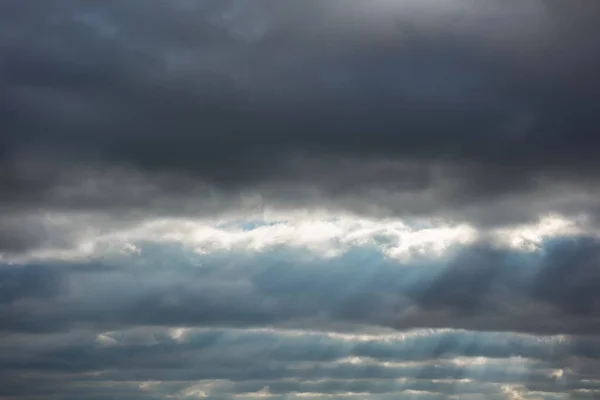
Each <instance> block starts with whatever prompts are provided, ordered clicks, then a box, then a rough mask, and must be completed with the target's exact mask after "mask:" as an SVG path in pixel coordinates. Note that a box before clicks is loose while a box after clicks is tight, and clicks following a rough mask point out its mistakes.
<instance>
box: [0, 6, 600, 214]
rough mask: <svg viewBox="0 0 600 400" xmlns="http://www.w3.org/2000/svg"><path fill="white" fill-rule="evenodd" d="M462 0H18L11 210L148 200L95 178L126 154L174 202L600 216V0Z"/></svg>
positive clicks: (8, 112) (7, 166)
mask: <svg viewBox="0 0 600 400" xmlns="http://www.w3.org/2000/svg"><path fill="white" fill-rule="evenodd" d="M455 3H456V4H453V6H448V5H447V4H431V5H423V3H421V5H419V3H418V2H415V1H406V2H403V3H401V4H400V3H399V4H390V3H389V2H386V1H376V2H374V3H373V4H369V5H365V4H364V3H363V2H358V1H334V2H328V3H327V4H326V5H325V4H324V3H323V2H313V1H309V2H303V3H302V4H301V5H298V4H296V3H293V2H290V1H284V2H270V1H259V2H253V3H246V2H241V1H221V2H211V1H198V2H191V3H190V2H184V1H175V2H169V3H164V2H158V1H153V2H151V3H150V4H145V5H144V6H142V5H140V4H138V3H136V2H114V1H109V2H88V3H86V4H85V5H84V4H81V3H78V2H73V1H67V0H64V1H59V0H53V1H49V2H46V3H44V5H38V6H35V7H29V6H23V5H18V4H16V3H15V2H12V1H9V2H6V3H5V4H3V5H2V17H1V18H2V26H3V28H2V32H3V35H2V36H3V41H2V45H1V46H0V51H1V52H2V60H3V61H2V64H1V65H0V84H1V85H2V93H3V95H2V100H1V102H0V115H1V116H2V120H3V125H4V126H5V127H6V128H5V129H3V130H2V139H1V141H2V148H3V155H2V168H3V173H2V175H1V177H0V181H1V182H2V185H3V187H4V188H6V189H5V190H4V189H3V190H2V193H3V194H2V197H3V202H2V204H3V207H4V208H6V207H8V208H15V207H27V205H28V204H29V207H36V208H40V207H41V208H47V209H56V208H59V209H63V210H64V209H67V210H69V209H72V207H79V208H86V209H90V208H91V209H94V210H106V209H109V210H112V209H113V208H117V209H121V208H125V209H134V210H135V209H137V210H140V209H145V210H147V209H148V207H149V206H150V205H149V204H148V200H147V198H145V197H143V196H141V197H140V196H132V193H130V192H129V191H128V190H129V189H125V188H122V187H119V185H118V184H113V185H112V187H111V190H110V191H97V192H86V191H85V190H83V189H82V185H84V183H86V182H90V181H93V182H96V181H98V180H99V181H106V179H108V180H109V182H120V181H121V179H122V177H121V173H119V172H115V173H114V174H115V175H112V174H108V172H106V171H115V169H114V168H117V166H120V167H121V168H125V167H126V168H127V171H129V173H130V174H137V176H138V177H140V179H142V183H143V185H146V186H148V182H150V184H151V185H155V186H156V189H157V190H156V191H155V193H154V194H155V197H156V198H157V199H158V201H157V202H156V203H153V204H151V205H152V206H155V211H156V212H158V211H157V210H161V212H163V213H164V212H169V213H173V212H176V210H180V209H181V207H180V206H178V205H174V204H173V202H174V201H175V200H174V199H175V198H178V197H179V198H181V197H183V200H181V199H180V203H185V204H189V203H190V202H192V201H193V200H194V199H196V200H197V199H204V198H205V197H206V195H205V194H204V193H203V192H202V191H198V190H197V187H199V186H200V187H201V186H202V184H203V183H208V184H209V185H210V186H211V187H213V188H214V190H217V192H219V193H221V192H222V193H221V195H222V197H224V198H231V197H232V194H236V193H239V191H251V192H258V193H261V194H262V195H263V196H264V197H265V199H267V201H270V202H272V203H273V204H276V205H277V204H278V205H287V206H312V205H315V204H321V205H325V206H330V207H333V208H339V207H342V208H349V209H353V210H358V211H362V212H375V211H377V210H379V212H382V213H396V214H414V213H417V214H421V215H424V214H425V215H429V214H437V215H445V216H451V217H455V218H467V219H471V220H476V221H479V222H483V223H487V222H493V223H505V222H507V221H513V220H524V219H529V218H531V217H532V216H534V215H536V214H538V213H540V212H545V211H562V212H565V213H575V212H582V211H586V212H591V213H593V212H594V211H595V209H596V207H597V205H596V203H595V200H594V197H593V193H591V194H590V196H591V198H590V197H586V196H585V193H587V192H586V190H585V189H586V188H589V187H592V185H593V184H595V182H596V181H597V168H598V165H597V161H596V160H597V157H595V152H594V151H595V150H594V149H595V148H597V146H598V143H597V140H596V135H595V134H594V132H595V130H596V127H597V124H598V117H597V116H598V115H599V114H598V112H597V111H598V110H597V102H596V101H594V100H595V98H596V97H597V95H598V93H599V92H598V89H599V86H598V82H597V79H595V74H594V73H593V71H595V70H596V69H597V68H596V67H598V64H599V63H600V60H599V59H598V57H597V56H596V55H597V54H598V52H597V51H595V50H596V49H598V48H599V43H598V39H597V38H598V37H600V35H598V32H597V26H596V24H595V22H594V21H595V19H596V18H595V17H597V16H598V15H599V12H600V9H599V8H598V7H597V6H595V5H589V4H586V5H585V6H583V5H581V4H580V3H579V2H570V3H569V5H564V4H562V3H560V2H551V1H550V2H534V3H532V4H528V5H520V4H511V6H507V5H504V4H501V3H500V2H496V1H492V2H489V3H488V4H485V5H479V4H472V3H471V2H468V1H457V2H455ZM32 154H33V155H32ZM39 154H43V156H44V160H45V161H44V162H37V163H34V162H33V160H31V158H33V159H35V160H37V159H38V158H39ZM23 157H30V158H27V161H26V165H27V168H24V167H23V166H22V164H21V162H20V161H19V160H21V159H22V158H23ZM59 161H60V162H59ZM90 165H91V166H90ZM83 166H86V168H83ZM98 169H100V170H101V171H105V172H102V174H101V176H99V173H98V172H97V171H98ZM73 171H78V173H74V172H73ZM348 171H352V173H350V174H349V173H347V172H348ZM167 172H169V173H171V174H176V175H178V176H180V178H179V179H182V180H184V181H185V182H186V184H185V186H184V188H185V190H184V191H183V192H184V193H181V190H176V189H175V190H174V189H173V188H172V187H171V185H168V184H165V183H164V181H162V180H161V179H160V178H157V174H165V173H167ZM134 176H136V175H134ZM157 181H158V183H156V182H157ZM138 183H139V182H138ZM105 184H108V183H106V182H105ZM65 185H66V186H67V187H70V188H72V189H73V188H74V189H73V190H72V191H71V194H70V195H68V196H66V195H64V191H61V189H64V187H65ZM143 185H142V186H143ZM173 190H174V191H173ZM565 191H569V192H573V193H576V194H578V195H580V197H579V198H577V199H573V198H572V196H566V197H568V198H565V195H564V193H565ZM582 192H585V193H583V194H582ZM109 193H110V195H109ZM61 194H62V195H61ZM163 198H166V199H170V201H166V200H164V199H163ZM549 198H551V199H553V200H552V201H550V200H548V199H549ZM15 200H16V201H18V203H15ZM161 200H162V201H161ZM15 204H18V205H15ZM400 204H401V206H400ZM237 205H238V204H237V203H236V202H233V203H232V202H231V201H229V202H225V203H224V204H222V208H225V209H231V208H235V207H236V206H237ZM516 205H518V206H519V207H518V208H519V210H517V209H516V208H517V207H515V206H516ZM490 207H491V208H490ZM194 211H197V210H194ZM204 212H211V211H206V210H204Z"/></svg>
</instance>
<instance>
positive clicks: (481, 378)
mask: <svg viewBox="0 0 600 400" xmlns="http://www.w3.org/2000/svg"><path fill="white" fill-rule="evenodd" d="M108 335H110V337H111V338H113V341H112V342H98V341H97V340H95V338H94V334H93V333H91V332H88V333H86V332H79V333H71V334H68V335H58V336H50V337H46V336H45V335H41V337H38V338H37V340H36V341H35V342H28V341H27V340H26V339H25V340H23V339H22V340H20V341H17V342H15V339H14V338H11V337H7V338H4V339H3V340H2V341H1V342H0V346H2V347H3V349H4V351H3V355H2V357H0V371H2V373H3V374H5V376H6V377H7V378H9V380H8V381H12V384H11V385H9V386H8V387H6V388H5V389H4V390H3V395H7V396H25V397H26V398H28V397H27V396H34V395H47V396H48V395H49V396H53V395H54V394H55V393H61V394H62V395H64V396H69V395H77V394H79V395H83V394H84V393H83V392H82V391H81V390H82V388H88V389H93V390H94V392H95V393H97V394H98V395H104V396H110V395H115V394H116V393H119V392H122V391H123V392H125V393H127V392H129V394H130V395H131V396H140V397H139V398H145V397H144V396H151V395H165V394H173V393H177V392H179V393H181V392H185V389H186V388H190V387H193V386H196V385H197V386H201V387H204V390H205V391H206V392H210V395H213V396H218V395H222V396H224V398H230V397H229V396H231V395H232V394H244V393H255V392H260V391H261V390H263V388H265V387H268V389H269V392H270V393H271V394H272V395H285V394H290V393H291V394H293V393H313V394H314V395H317V396H318V395H323V396H326V395H336V394H337V395H340V396H342V395H343V394H345V393H368V394H369V395H370V396H376V395H378V394H379V395H384V394H394V393H399V392H403V391H407V390H412V391H423V392H429V393H430V395H432V396H438V397H439V398H450V397H448V396H451V395H467V394H475V395H479V396H482V395H486V396H493V395H497V396H498V398H505V397H503V389H502V388H503V387H504V386H507V385H515V386H523V388H524V390H525V392H528V391H539V392H547V393H548V395H551V394H552V393H556V394H557V395H561V394H569V393H570V394H571V395H572V396H574V397H575V398H576V396H577V395H576V391H577V390H580V389H586V390H597V389H598V383H597V382H593V381H590V380H589V379H588V375H587V374H586V369H587V368H589V367H592V368H595V364H596V362H597V360H596V359H595V355H594V354H592V353H590V354H582V353H581V350H580V348H579V347H585V348H587V349H593V348H597V347H598V342H597V340H596V339H589V338H580V339H576V338H571V339H570V340H571V341H570V342H561V341H558V340H554V339H547V340H543V339H542V340H540V338H536V337H534V336H527V335H515V334H512V333H502V334H500V333H494V334H486V333H476V332H466V331H456V332H421V333H418V334H415V335H412V336H411V334H410V333H409V334H407V335H406V337H402V335H399V336H397V337H396V338H393V339H388V340H386V341H385V342H383V341H382V340H381V339H380V338H377V337H372V338H371V339H369V340H365V339H358V338H356V337H354V338H353V337H350V336H348V337H331V336H328V335H327V334H323V333H312V334H308V333H301V332H300V333H299V332H286V331H271V332H256V331H254V332H253V331H246V330H231V329H217V330H197V331H192V332H189V333H187V334H186V335H185V336H184V338H183V340H181V339H173V337H172V335H170V334H169V333H168V332H167V331H165V330H161V329H156V328H154V329H141V330H140V329H138V330H134V331H122V332H113V333H110V334H108ZM32 343H33V344H32ZM576 343H578V344H576ZM15 344H19V345H20V346H21V348H20V350H19V351H16V349H14V348H13V349H11V345H13V346H14V345H15ZM581 344H584V345H583V346H581ZM282 356H283V357H282ZM482 357H483V358H482ZM386 362H387V364H386ZM23 373H27V374H28V376H29V377H30V378H29V379H27V380H24V379H22V378H18V374H23ZM11 374H13V375H12V376H11ZM148 381H156V382H157V383H158V384H156V385H155V386H154V387H153V386H151V385H149V389H148V390H147V391H146V390H140V386H139V385H140V384H143V383H144V382H148ZM34 382H35V385H32V383H34ZM125 393H123V394H125ZM181 397H185V396H181Z"/></svg>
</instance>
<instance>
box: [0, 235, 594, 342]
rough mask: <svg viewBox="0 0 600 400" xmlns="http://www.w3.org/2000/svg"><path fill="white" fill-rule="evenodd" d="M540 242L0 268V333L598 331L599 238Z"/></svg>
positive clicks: (167, 255)
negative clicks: (399, 255) (397, 255)
mask: <svg viewBox="0 0 600 400" xmlns="http://www.w3.org/2000/svg"><path fill="white" fill-rule="evenodd" d="M257 229H259V230H260V229H261V228H257ZM284 243H285V242H284ZM539 246H540V247H539V248H538V249H537V250H535V251H531V250H528V249H520V248H512V249H511V248H504V247H498V246H494V245H492V244H489V243H485V242H475V243H473V244H470V245H463V246H458V247H454V248H452V249H449V250H447V251H446V252H445V253H443V254H441V255H439V254H438V255H436V254H435V253H429V254H428V253H427V252H425V253H424V254H420V253H417V254H416V255H415V256H414V257H412V258H404V259H400V260H396V259H393V258H389V257H387V256H386V255H385V253H382V252H381V250H377V248H376V247H371V248H369V247H366V248H360V247H352V248H350V249H349V250H348V251H346V252H344V253H342V254H340V255H337V256H331V255H329V256H327V254H324V255H321V256H319V255H318V253H317V252H314V251H311V250H310V247H308V248H307V249H305V250H302V249H298V248H294V247H285V246H284V247H278V248H271V249H269V248H265V249H263V250H262V251H258V252H247V251H243V250H241V249H237V250H236V249H233V248H226V250H225V251H217V252H215V253H207V254H204V255H203V254H199V253H196V252H194V251H192V250H189V249H187V250H186V249H185V248H183V247H181V246H180V245H177V244H164V245H157V244H141V245H140V246H139V248H138V251H137V252H134V253H130V254H120V255H118V256H113V257H109V256H108V255H106V256H104V257H103V258H98V259H92V260H91V261H76V262H69V263H67V264H64V262H62V265H61V263H58V264H55V265H47V266H44V267H33V266H31V267H28V266H20V267H19V266H10V265H8V266H5V267H3V271H4V272H2V275H1V277H2V285H3V287H6V288H7V289H6V290H5V293H6V294H5V296H7V297H6V300H7V301H8V303H6V304H5V305H3V306H2V307H0V320H1V321H2V324H1V326H2V328H1V329H2V330H4V331H56V330H69V329H71V328H75V327H78V326H105V327H106V329H107V330H109V329H117V328H122V327H133V326H136V325H141V326H154V325H159V326H239V327H242V326H245V327H260V326H275V327H276V326H279V327H283V326H286V327H301V326H304V327H313V328H315V329H334V330H336V329H348V328H349V327H352V326H360V325H363V326H370V325H373V326H379V327H388V328H393V329H412V328H444V327H449V328H456V329H475V330H487V331H489V330H497V331H520V332H532V333H544V334H596V333H597V332H598V322H597V321H596V318H595V317H594V316H595V315H596V312H597V309H596V308H597V304H596V303H597V294H596V292H597V291H596V290H595V287H596V285H597V278H598V276H597V275H598V274H597V273H596V272H595V269H596V261H595V260H596V259H597V255H598V254H597V253H598V249H599V246H598V239H597V238H594V237H586V236H574V237H570V238H568V237H567V238H564V237H562V238H561V237H558V238H549V239H546V240H545V241H544V242H542V243H541V244H540V245H539ZM384 251H385V250H384ZM106 254H108V253H106ZM63 282H64V283H63ZM67 283H68V284H67ZM336 327H337V328H336Z"/></svg>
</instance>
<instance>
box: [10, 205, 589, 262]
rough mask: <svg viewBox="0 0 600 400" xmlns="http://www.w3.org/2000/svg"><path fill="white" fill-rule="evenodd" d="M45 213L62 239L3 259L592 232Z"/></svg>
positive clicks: (506, 243)
mask: <svg viewBox="0 0 600 400" xmlns="http://www.w3.org/2000/svg"><path fill="white" fill-rule="evenodd" d="M43 219H44V222H43V226H44V228H45V229H46V230H47V231H49V232H60V233H63V234H64V235H63V236H64V241H63V242H61V243H60V245H53V243H49V244H46V245H45V247H42V248H39V249H35V250H32V251H30V252H28V253H27V254H24V255H19V256H12V257H11V256H8V255H4V256H3V255H2V254H0V259H1V258H4V259H5V260H7V261H20V260H24V259H25V260H32V259H33V260H48V259H59V260H77V259H86V258H94V257H110V256H115V255H123V254H127V255H135V254H137V253H139V251H140V247H139V246H140V244H143V243H149V242H150V243H163V244H165V243H169V244H178V245H182V246H184V247H186V248H188V249H190V250H192V251H195V252H197V253H199V254H210V253H215V252H228V251H237V252H264V251H269V250H274V249H278V248H292V249H301V250H306V251H308V252H309V253H310V254H312V255H314V256H318V257H325V258H328V257H335V256H339V255H342V254H344V253H345V252H347V251H349V250H352V249H355V248H365V249H374V250H376V251H379V252H381V253H382V254H383V255H384V256H386V257H389V258H391V259H395V260H399V261H406V260H408V259H410V258H412V257H415V256H427V257H438V256H441V255H443V254H444V252H445V251H447V250H448V249H451V248H453V247H456V246H465V245H469V244H472V243H474V242H475V241H477V240H478V239H480V238H489V239H491V240H492V241H493V242H494V243H496V244H497V245H498V246H501V247H506V248H513V249H517V250H521V251H535V250H536V249H537V248H538V247H539V246H540V245H541V244H542V242H543V240H545V239H547V238H551V237H557V236H574V235H579V234H593V232H592V231H591V230H590V229H589V228H587V225H586V223H585V222H586V221H585V219H568V218H565V217H562V216H560V215H548V216H544V217H542V218H540V219H539V221H538V222H537V223H533V224H524V225H517V226H510V227H505V228H500V229H495V230H492V231H483V230H478V229H476V228H475V227H473V226H470V225H467V224H464V223H463V224H461V223H450V222H447V221H439V220H420V221H413V222H409V221H406V220H400V219H374V218H363V217H359V216H355V215H350V214H344V215H332V214H328V213H324V212H314V213H309V212H295V213H284V212H264V213H262V214H260V215H249V216H246V217H245V218H241V217H231V218H228V219H227V218H225V219H220V220H208V219H183V218H161V219H147V220H141V221H137V222H131V223H130V224H129V225H127V224H126V223H118V221H117V222H115V221H107V220H104V219H101V218H99V217H97V218H94V217H93V216H85V215H83V216H77V215H76V216H69V215H44V216H43ZM65 243H66V244H65Z"/></svg>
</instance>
